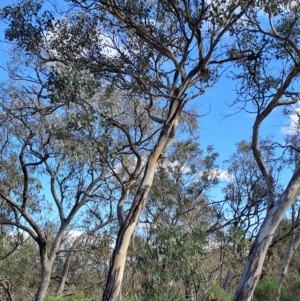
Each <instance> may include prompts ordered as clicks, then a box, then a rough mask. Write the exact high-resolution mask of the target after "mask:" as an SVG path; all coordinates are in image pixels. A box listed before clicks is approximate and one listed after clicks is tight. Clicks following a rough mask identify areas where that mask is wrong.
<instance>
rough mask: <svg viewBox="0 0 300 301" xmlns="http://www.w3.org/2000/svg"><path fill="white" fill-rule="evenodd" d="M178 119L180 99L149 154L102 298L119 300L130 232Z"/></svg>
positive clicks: (122, 229)
mask: <svg viewBox="0 0 300 301" xmlns="http://www.w3.org/2000/svg"><path fill="white" fill-rule="evenodd" d="M178 120H179V101H178V100H174V101H173V104H172V108H171V110H170V114H169V117H168V119H167V121H166V122H165V125H164V127H163V129H162V131H161V134H160V136H159V138H158V142H157V144H156V146H155V148H154V150H153V151H152V153H151V154H150V156H149V158H148V162H147V165H146V168H145V173H144V177H143V180H142V183H141V185H140V187H139V189H138V191H137V194H136V196H135V198H134V201H133V203H132V206H131V208H130V211H129V213H128V215H127V217H126V219H125V221H124V223H123V225H122V226H121V227H120V230H119V233H118V238H117V242H116V246H115V249H114V252H113V256H112V260H111V265H110V269H109V272H108V276H107V282H106V287H105V290H104V292H103V299H102V300H103V301H117V300H118V297H119V295H120V290H121V284H122V280H123V275H124V268H125V262H126V257H127V250H128V246H129V242H130V239H131V236H132V234H133V232H134V229H135V227H136V225H137V223H138V219H139V216H140V212H141V210H142V209H143V208H144V205H145V202H146V199H147V196H148V193H149V190H150V187H151V186H152V182H153V177H154V172H155V169H156V167H157V165H158V162H159V160H160V157H161V155H162V154H163V153H164V152H165V151H166V150H167V148H168V147H169V146H170V145H171V143H172V142H173V139H174V134H175V132H176V128H177V125H178Z"/></svg>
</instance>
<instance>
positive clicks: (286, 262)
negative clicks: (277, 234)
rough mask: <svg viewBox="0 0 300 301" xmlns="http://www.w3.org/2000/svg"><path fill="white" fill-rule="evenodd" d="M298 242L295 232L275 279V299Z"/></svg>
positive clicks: (299, 236)
mask: <svg viewBox="0 0 300 301" xmlns="http://www.w3.org/2000/svg"><path fill="white" fill-rule="evenodd" d="M299 244H300V235H297V237H296V238H295V234H293V235H292V236H291V238H290V241H289V245H288V249H287V251H286V254H285V256H284V260H283V263H282V267H281V271H280V275H279V277H278V280H277V289H276V299H275V300H276V301H279V300H280V295H281V289H282V285H283V281H284V279H285V277H286V274H287V272H288V269H289V265H290V261H291V259H292V257H293V255H294V253H295V251H296V250H297V249H298V246H299Z"/></svg>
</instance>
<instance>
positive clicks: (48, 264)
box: [33, 243, 53, 301]
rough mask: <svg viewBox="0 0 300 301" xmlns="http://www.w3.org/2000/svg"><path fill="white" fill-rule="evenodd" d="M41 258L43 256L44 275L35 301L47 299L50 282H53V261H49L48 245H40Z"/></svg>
mask: <svg viewBox="0 0 300 301" xmlns="http://www.w3.org/2000/svg"><path fill="white" fill-rule="evenodd" d="M40 256H41V268H42V274H41V279H40V283H39V287H38V290H37V292H36V294H35V296H34V298H33V301H43V300H44V298H45V297H46V294H47V291H48V288H49V285H50V280H51V270H52V266H53V260H49V259H48V257H47V254H46V243H43V245H40Z"/></svg>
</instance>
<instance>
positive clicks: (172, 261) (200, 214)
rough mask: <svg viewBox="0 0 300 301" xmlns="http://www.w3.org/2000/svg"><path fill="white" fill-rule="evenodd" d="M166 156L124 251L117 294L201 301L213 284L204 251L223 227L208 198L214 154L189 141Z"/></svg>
mask: <svg viewBox="0 0 300 301" xmlns="http://www.w3.org/2000/svg"><path fill="white" fill-rule="evenodd" d="M167 155H168V156H167V157H165V158H164V159H163V160H162V161H161V163H160V164H159V166H158V168H157V170H156V173H155V176H154V180H153V187H152V189H151V191H150V193H149V197H148V201H147V204H146V205H145V208H144V211H143V213H142V214H141V217H140V223H139V225H138V229H137V231H136V234H135V235H134V238H133V243H132V246H131V248H130V249H129V257H128V268H127V270H126V272H125V282H124V287H123V292H122V293H123V295H124V296H135V298H137V300H149V299H151V300H162V299H163V300H182V299H185V300H206V298H207V297H208V295H209V294H210V293H211V290H213V288H214V286H215V284H214V283H213V281H211V279H212V278H213V277H212V274H213V273H214V272H213V271H212V269H211V270H210V269H209V267H208V266H205V264H204V262H205V257H206V256H207V253H208V252H207V250H206V249H205V247H206V245H207V240H208V239H209V238H210V237H209V236H210V235H211V233H213V229H215V228H216V227H217V225H218V226H220V225H221V224H222V222H223V220H222V218H221V216H222V214H221V212H220V209H221V206H219V204H218V202H215V201H213V200H212V199H211V198H210V196H209V192H210V189H211V188H213V187H215V186H216V185H217V184H218V182H219V180H218V178H219V175H220V171H219V170H218V166H217V164H216V159H217V157H218V154H217V153H216V152H215V151H214V149H213V148H212V147H211V146H209V147H208V148H207V150H206V151H202V150H201V149H200V148H199V144H198V143H196V142H195V141H193V140H191V139H189V140H186V141H179V142H175V143H174V144H173V145H172V146H170V149H169V150H168V152H167ZM141 246H142V248H141ZM125 287H126V289H125ZM208 288H209V289H208ZM138 296H139V297H138Z"/></svg>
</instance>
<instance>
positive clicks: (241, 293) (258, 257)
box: [234, 168, 300, 301]
mask: <svg viewBox="0 0 300 301" xmlns="http://www.w3.org/2000/svg"><path fill="white" fill-rule="evenodd" d="M299 195H300V168H298V169H297V171H296V172H295V174H294V176H293V177H292V179H291V180H290V182H289V185H288V186H287V188H286V190H285V192H284V193H283V194H282V196H281V197H280V199H279V200H278V202H277V203H276V204H275V205H274V207H273V208H272V209H271V210H270V211H269V212H268V214H267V216H266V218H265V221H264V223H263V225H262V227H261V229H260V231H259V233H258V235H257V237H256V239H255V241H254V243H253V245H252V248H251V250H250V252H249V255H248V259H247V263H246V266H245V268H244V272H243V275H242V277H241V279H240V281H239V284H238V287H237V290H236V293H235V296H234V301H251V300H252V296H253V293H254V289H255V287H256V284H257V282H258V280H259V278H260V275H261V271H262V267H263V263H264V260H265V256H266V253H267V250H268V248H269V246H270V244H271V241H272V239H273V236H274V233H275V230H276V229H277V227H278V225H279V223H280V222H281V220H282V218H283V217H284V214H285V212H286V211H287V209H288V208H290V207H291V206H292V205H293V204H294V203H295V202H296V201H297V197H298V196H299Z"/></svg>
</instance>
